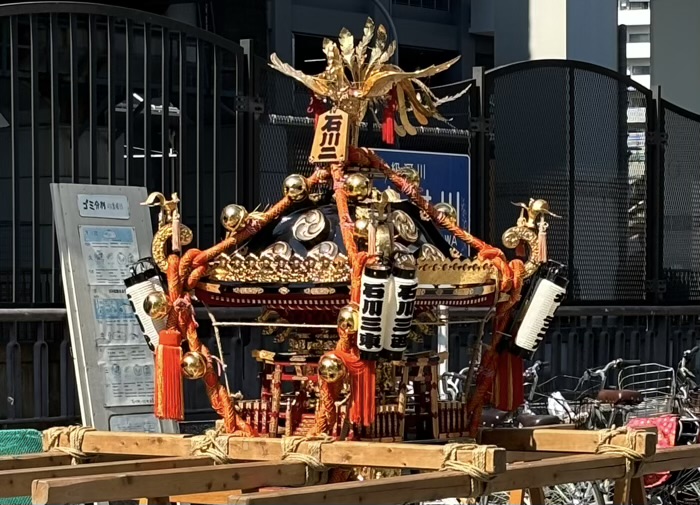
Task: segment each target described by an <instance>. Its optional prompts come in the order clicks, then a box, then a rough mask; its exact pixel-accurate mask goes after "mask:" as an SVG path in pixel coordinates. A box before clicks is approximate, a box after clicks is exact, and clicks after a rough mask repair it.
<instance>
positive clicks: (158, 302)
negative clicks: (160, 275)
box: [143, 291, 170, 319]
mask: <svg viewBox="0 0 700 505" xmlns="http://www.w3.org/2000/svg"><path fill="white" fill-rule="evenodd" d="M143 310H145V311H146V314H148V316H149V317H150V318H151V319H165V318H166V317H168V312H170V302H168V297H167V296H166V295H165V293H163V292H162V291H153V292H151V293H149V294H148V295H147V296H146V299H145V300H144V301H143Z"/></svg>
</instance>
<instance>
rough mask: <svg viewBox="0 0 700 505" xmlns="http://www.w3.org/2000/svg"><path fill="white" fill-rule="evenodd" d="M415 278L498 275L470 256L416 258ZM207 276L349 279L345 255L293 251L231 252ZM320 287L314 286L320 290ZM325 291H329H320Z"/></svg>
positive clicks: (463, 279)
mask: <svg viewBox="0 0 700 505" xmlns="http://www.w3.org/2000/svg"><path fill="white" fill-rule="evenodd" d="M417 268H418V271H417V275H418V282H419V284H429V285H433V286H438V285H451V286H464V285H470V284H477V285H478V284H486V283H488V282H491V281H493V280H496V279H497V278H498V272H497V270H496V269H495V268H494V267H493V265H492V264H491V262H489V261H480V260H470V259H433V258H425V257H422V258H420V259H419V260H418V266H417ZM209 280H210V281H211V280H213V281H219V282H246V283H255V284H259V283H281V284H286V283H309V284H343V283H349V282H350V267H349V265H348V260H347V257H346V256H345V255H342V254H338V255H337V256H335V257H334V258H332V257H330V256H327V255H318V254H309V255H308V256H306V257H305V258H303V257H301V256H299V255H297V254H293V255H291V256H290V257H289V258H286V257H284V256H282V255H265V254H264V253H262V254H261V255H260V256H257V255H255V254H248V255H245V256H244V255H241V254H235V255H233V256H226V255H223V254H222V255H221V256H219V257H218V258H217V259H216V261H215V266H214V268H213V269H212V270H211V272H210V273H209ZM319 293H320V289H319V288H316V289H315V294H319ZM323 293H324V294H328V293H326V292H325V291H323Z"/></svg>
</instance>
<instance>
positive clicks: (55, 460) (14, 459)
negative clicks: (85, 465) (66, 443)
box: [0, 451, 72, 471]
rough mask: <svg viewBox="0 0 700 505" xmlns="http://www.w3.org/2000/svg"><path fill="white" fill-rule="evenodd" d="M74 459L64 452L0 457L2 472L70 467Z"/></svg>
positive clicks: (0, 469)
mask: <svg viewBox="0 0 700 505" xmlns="http://www.w3.org/2000/svg"><path fill="white" fill-rule="evenodd" d="M71 460H72V458H71V457H70V456H69V455H68V454H64V453H62V452H57V451H56V452H44V453H37V454H22V455H21V456H2V457H0V471H4V470H21V469H24V468H39V467H42V466H60V465H70V463H71Z"/></svg>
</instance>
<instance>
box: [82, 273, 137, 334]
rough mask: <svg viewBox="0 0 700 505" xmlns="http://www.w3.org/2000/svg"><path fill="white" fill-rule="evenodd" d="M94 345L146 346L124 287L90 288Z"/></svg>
mask: <svg viewBox="0 0 700 505" xmlns="http://www.w3.org/2000/svg"><path fill="white" fill-rule="evenodd" d="M90 289H91V295H92V305H93V309H94V312H95V321H96V323H97V334H96V335H95V339H96V344H97V345H98V346H103V345H146V344H145V340H144V338H143V332H142V331H141V328H139V322H138V321H137V319H136V316H135V315H134V311H133V309H132V308H131V303H129V299H128V298H127V297H126V288H125V287H124V286H92V287H91V288H90Z"/></svg>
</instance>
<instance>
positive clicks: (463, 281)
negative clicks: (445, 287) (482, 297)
mask: <svg viewBox="0 0 700 505" xmlns="http://www.w3.org/2000/svg"><path fill="white" fill-rule="evenodd" d="M417 275H418V283H419V284H430V285H433V286H437V285H441V284H449V285H451V286H464V285H467V284H486V283H487V282H489V281H493V280H496V279H497V278H498V271H497V270H496V269H495V268H494V266H493V264H492V263H491V262H490V261H480V260H478V259H475V260H470V259H454V260H429V259H419V260H418V271H417Z"/></svg>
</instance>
